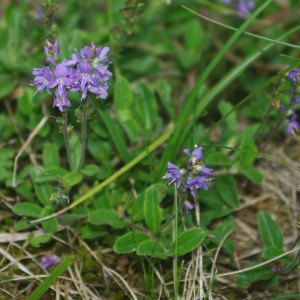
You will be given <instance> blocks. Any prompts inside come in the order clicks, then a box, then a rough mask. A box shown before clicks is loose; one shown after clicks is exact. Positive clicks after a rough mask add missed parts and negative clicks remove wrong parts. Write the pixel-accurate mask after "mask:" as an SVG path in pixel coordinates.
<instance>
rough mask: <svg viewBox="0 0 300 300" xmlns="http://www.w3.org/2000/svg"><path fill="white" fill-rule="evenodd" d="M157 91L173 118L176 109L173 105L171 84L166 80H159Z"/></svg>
mask: <svg viewBox="0 0 300 300" xmlns="http://www.w3.org/2000/svg"><path fill="white" fill-rule="evenodd" d="M157 92H158V95H159V97H160V100H161V102H162V103H163V105H164V107H165V109H166V110H167V112H168V113H169V115H170V116H171V119H172V120H173V119H174V116H175V110H174V108H173V107H172V106H171V86H170V85H169V83H167V82H166V81H164V80H159V81H158V82H157Z"/></svg>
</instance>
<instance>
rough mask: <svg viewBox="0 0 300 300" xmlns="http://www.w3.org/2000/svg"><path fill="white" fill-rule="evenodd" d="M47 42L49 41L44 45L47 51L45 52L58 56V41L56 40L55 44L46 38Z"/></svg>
mask: <svg viewBox="0 0 300 300" xmlns="http://www.w3.org/2000/svg"><path fill="white" fill-rule="evenodd" d="M46 43H47V46H48V47H47V46H44V51H45V54H46V55H48V54H52V53H53V55H54V56H55V57H57V56H58V54H59V47H58V41H57V40H56V41H55V42H54V44H52V43H50V42H49V41H48V40H47V39H46Z"/></svg>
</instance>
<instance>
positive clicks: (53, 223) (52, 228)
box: [40, 206, 57, 234]
mask: <svg viewBox="0 0 300 300" xmlns="http://www.w3.org/2000/svg"><path fill="white" fill-rule="evenodd" d="M53 212H54V211H53V209H52V208H51V207H50V206H46V207H45V208H44V209H43V211H42V213H41V216H40V217H41V218H44V217H47V216H50V215H51V214H53ZM42 226H43V228H44V229H45V230H46V231H48V232H49V233H51V234H54V233H55V232H56V230H57V220H56V218H51V219H49V220H46V221H43V222H42Z"/></svg>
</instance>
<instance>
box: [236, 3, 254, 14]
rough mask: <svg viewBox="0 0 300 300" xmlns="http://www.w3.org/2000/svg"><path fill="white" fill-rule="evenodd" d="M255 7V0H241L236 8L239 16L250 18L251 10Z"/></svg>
mask: <svg viewBox="0 0 300 300" xmlns="http://www.w3.org/2000/svg"><path fill="white" fill-rule="evenodd" d="M254 7H255V3H254V1H253V0H240V1H239V2H238V3H237V5H236V9H237V11H238V17H239V18H249V16H250V12H249V10H251V9H253V8H254Z"/></svg>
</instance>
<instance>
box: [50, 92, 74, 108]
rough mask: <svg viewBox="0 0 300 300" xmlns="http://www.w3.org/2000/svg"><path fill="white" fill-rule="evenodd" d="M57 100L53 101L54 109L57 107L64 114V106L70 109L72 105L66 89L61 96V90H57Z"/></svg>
mask: <svg viewBox="0 0 300 300" xmlns="http://www.w3.org/2000/svg"><path fill="white" fill-rule="evenodd" d="M55 96H56V97H55V99H54V101H53V107H55V106H57V107H58V109H59V110H60V111H61V112H63V111H64V108H63V106H67V107H70V106H71V103H70V101H69V99H68V98H67V91H66V90H65V89H64V90H62V92H61V94H60V93H59V90H58V89H57V90H56V91H55Z"/></svg>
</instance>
